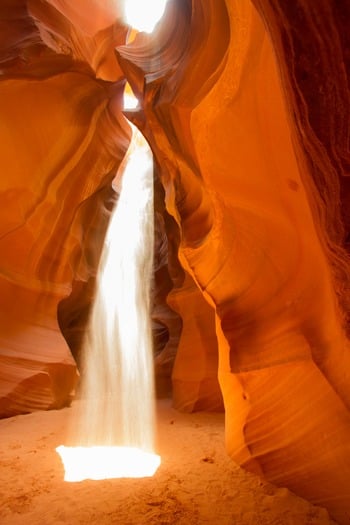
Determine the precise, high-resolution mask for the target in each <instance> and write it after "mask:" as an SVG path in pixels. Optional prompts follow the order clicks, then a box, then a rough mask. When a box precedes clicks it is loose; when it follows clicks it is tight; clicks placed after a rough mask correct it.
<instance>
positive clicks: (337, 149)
mask: <svg viewBox="0 0 350 525" xmlns="http://www.w3.org/2000/svg"><path fill="white" fill-rule="evenodd" d="M289 4H290V5H289ZM289 4H288V5H287V2H280V1H278V0H254V2H253V3H252V2H251V1H250V0H192V1H191V0H169V4H168V9H167V13H166V15H165V18H164V21H163V22H162V25H161V26H159V28H158V30H157V31H156V32H155V33H154V35H152V36H147V35H142V34H140V35H138V36H137V37H136V39H135V41H134V42H133V43H132V44H131V45H129V46H125V45H123V43H124V41H125V28H124V27H123V26H122V25H121V24H120V19H119V18H120V12H119V11H118V10H117V12H112V11H111V10H110V9H108V8H106V7H103V8H101V6H100V5H99V3H98V2H97V0H96V1H95V0H89V3H88V7H89V9H82V2H77V3H74V6H73V3H72V2H68V1H66V0H52V1H51V2H50V3H49V2H38V1H35V0H28V2H25V1H24V0H23V1H20V0H16V2H13V1H11V2H10V0H7V1H5V2H3V3H2V5H1V7H0V15H1V16H0V20H3V21H5V22H3V27H2V28H1V27H0V29H3V31H0V35H1V36H0V38H1V45H0V48H1V52H0V53H1V54H0V60H1V69H2V71H3V74H2V76H1V80H0V94H1V97H0V105H1V108H0V111H1V115H2V120H1V127H0V133H1V139H2V140H1V141H0V148H1V159H2V166H3V174H4V175H3V176H2V178H1V181H2V182H1V184H2V188H1V193H0V199H1V202H2V206H1V207H0V209H1V213H2V220H1V228H2V235H1V238H0V245H1V254H2V258H1V266H0V297H1V303H0V304H1V306H0V308H1V312H2V318H1V319H2V320H1V323H2V324H1V326H0V334H1V339H2V343H1V352H0V359H1V360H2V361H3V363H2V366H1V369H0V374H2V376H0V389H1V398H0V399H1V401H0V408H1V411H2V412H1V413H2V415H9V414H11V413H16V412H23V411H26V410H33V409H36V408H48V407H52V406H62V405H63V404H65V403H67V402H69V398H70V395H71V392H72V389H73V387H74V383H75V374H76V371H75V363H74V361H73V359H72V356H71V354H70V352H69V350H68V347H67V344H66V342H65V340H64V338H63V336H62V333H61V332H63V333H64V334H65V336H66V339H67V341H69V343H70V345H71V347H72V350H73V351H74V349H75V347H76V346H79V342H77V341H81V338H82V331H83V327H84V322H85V319H86V317H87V315H88V309H89V302H90V298H91V296H92V294H93V279H94V273H95V271H96V266H97V262H98V258H99V252H100V249H101V246H102V239H103V234H104V231H105V227H106V224H107V222H108V215H109V210H110V204H111V202H112V201H113V200H114V197H113V193H112V192H111V181H112V179H113V177H114V175H115V173H116V171H117V169H118V166H119V165H120V162H121V160H122V158H123V156H124V153H125V151H126V148H127V144H128V141H129V137H130V132H129V128H128V127H127V126H126V122H125V120H124V119H123V117H122V115H121V93H122V88H123V82H124V77H126V78H127V79H128V81H129V83H130V84H131V85H132V87H133V89H134V92H135V93H136V94H137V96H138V97H139V99H140V102H141V104H140V109H139V110H136V111H133V112H130V113H129V114H128V116H129V117H130V119H131V120H133V122H134V123H135V124H136V125H137V126H138V127H139V128H140V129H141V130H142V132H143V133H144V135H145V136H146V138H147V139H148V141H149V143H150V145H151V147H152V149H153V152H154V156H155V161H156V169H157V173H158V176H159V179H160V181H161V184H162V187H163V190H164V202H165V208H166V211H163V212H162V211H161V210H162V206H159V208H158V209H157V211H158V213H163V218H164V223H162V222H161V221H160V223H159V224H160V225H161V224H162V226H160V230H159V232H158V233H159V243H158V244H157V246H158V247H159V250H161V249H162V246H163V244H162V243H163V241H164V237H163V236H164V233H165V234H166V235H167V238H168V248H169V254H170V256H169V258H168V271H167V272H164V271H163V270H164V261H165V260H166V255H165V256H164V254H162V255H161V256H160V258H159V266H158V267H157V270H156V276H155V282H157V278H158V279H161V276H162V275H163V276H164V281H165V280H166V282H159V283H158V286H159V288H158V291H159V293H158V296H157V298H158V299H159V301H160V302H162V301H163V302H164V301H166V302H167V305H166V307H164V308H157V307H155V311H154V321H156V322H157V323H159V324H160V325H162V326H164V327H166V329H167V330H168V333H169V339H168V341H167V342H164V341H163V343H162V344H165V347H164V348H161V345H160V351H159V353H158V355H157V357H156V369H158V371H159V372H160V374H162V373H163V372H164V377H165V378H166V376H167V374H169V373H170V370H171V369H172V367H173V399H174V404H175V406H176V407H177V408H180V409H182V410H194V409H203V408H204V409H219V408H220V406H221V396H222V398H223V403H224V406H225V413H226V445H227V450H228V452H229V454H230V456H231V457H232V458H233V459H235V460H236V461H237V462H238V463H239V464H240V465H242V466H244V467H245V468H247V469H249V470H251V471H254V472H258V473H260V474H262V475H264V476H265V477H267V478H268V479H269V480H271V481H273V482H274V483H277V484H279V485H282V486H287V487H288V488H290V489H292V490H293V491H295V492H296V493H297V494H299V495H301V496H303V497H305V498H307V499H309V500H310V501H312V502H314V503H317V504H320V505H324V506H325V507H327V508H328V509H329V511H330V512H331V514H332V516H333V517H335V519H337V520H338V522H339V523H340V524H344V525H345V524H349V523H350V510H349V501H350V489H349V487H350V439H349V438H350V415H349V408H350V381H349V379H350V377H349V376H350V372H349V371H350V363H349V359H350V358H349V340H348V338H347V337H346V333H347V331H348V312H349V301H348V297H349V284H348V283H349V275H350V272H349V259H348V256H347V254H346V248H347V242H348V234H349V224H350V221H349V213H348V205H347V204H348V195H349V188H348V183H347V180H348V179H347V175H348V166H349V148H348V122H349V120H348V112H349V107H350V106H349V100H348V87H347V79H348V76H347V75H348V71H349V67H350V65H349V53H348V50H349V42H348V36H347V24H346V23H345V22H344V20H349V16H350V13H348V12H347V7H346V3H345V2H344V3H337V5H336V3H335V2H332V1H331V0H321V1H320V2H319V3H318V4H317V8H316V6H315V5H313V4H314V3H313V2H312V1H311V0H297V1H296V2H293V3H289ZM292 4H293V5H292ZM84 5H86V4H84ZM118 5H119V4H118ZM89 13H90V15H91V16H89ZM9 19H11V20H12V21H13V23H12V25H11V28H12V29H11V31H9V29H8V27H9V26H8V24H7V22H6V21H7V20H9ZM116 46H118V48H117V53H116V52H115V49H114V48H115V47H116ZM164 257H165V258H164ZM179 263H180V265H181V266H179ZM157 271H158V274H157ZM84 283H87V284H84ZM91 283H92V284H91ZM71 292H72V293H71ZM14 298H15V301H14ZM163 306H164V305H163ZM57 311H58V317H59V323H60V329H61V331H60V330H59V326H58V321H57ZM176 314H178V315H176ZM180 317H181V322H179V318H180ZM180 330H181V333H179V332H180ZM175 341H178V344H177V354H176V357H175V355H174V354H175V352H174V349H175V348H174V347H175V345H174V343H175ZM174 360H175V361H174ZM219 384H220V389H219V386H218V385H219Z"/></svg>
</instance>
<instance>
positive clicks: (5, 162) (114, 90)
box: [0, 2, 130, 416]
mask: <svg viewBox="0 0 350 525" xmlns="http://www.w3.org/2000/svg"><path fill="white" fill-rule="evenodd" d="M41 5H42V6H43V5H44V4H41ZM49 12H50V11H49ZM44 13H45V11H44V12H43V14H44ZM8 17H10V18H11V20H12V22H11V24H12V26H11V27H12V31H13V33H12V35H13V38H12V40H11V39H10V35H9V34H8V26H6V28H5V29H6V31H4V32H3V31H2V29H1V31H0V32H1V35H2V37H3V41H2V47H1V53H2V55H1V57H2V66H1V68H2V76H1V81H0V112H1V127H0V138H1V140H0V148H1V162H2V175H1V183H0V184H1V193H0V202H1V205H0V225H1V235H0V252H1V261H0V308H1V316H0V333H1V352H0V414H1V416H9V415H13V414H17V413H23V412H27V411H31V410H37V409H45V408H54V407H55V408H57V407H61V406H63V405H65V404H67V403H69V401H70V399H71V396H72V394H73V389H74V386H75V384H76V378H77V373H76V366H75V363H74V360H73V358H72V356H71V353H70V350H69V349H68V346H67V344H66V342H65V340H64V338H63V336H62V334H61V332H60V330H59V326H58V322H57V308H58V304H59V303H60V301H61V300H62V299H63V298H65V297H67V296H68V295H69V294H70V292H71V290H72V286H74V282H75V281H86V280H87V279H88V278H89V277H92V276H93V275H94V272H95V269H96V264H97V260H98V256H99V255H98V254H96V252H95V251H96V239H97V240H98V239H101V238H102V239H103V235H104V228H105V227H106V216H108V210H107V209H106V206H107V204H108V200H110V199H111V198H112V195H113V192H112V190H111V187H110V184H111V181H112V179H113V177H114V175H115V173H116V170H117V168H118V166H119V163H120V161H121V160H122V158H123V156H124V152H125V151H126V148H127V146H128V142H129V136H130V131H129V129H128V127H127V126H126V124H125V122H124V119H122V118H121V117H120V111H119V113H116V108H118V105H119V107H120V104H121V100H122V89H123V84H118V83H116V84H114V85H113V86H110V85H109V84H108V85H107V84H105V83H103V82H102V81H97V80H96V79H95V78H94V74H93V71H92V70H91V68H90V67H88V66H87V65H85V64H83V63H82V62H80V61H76V60H75V58H74V56H72V54H69V53H67V54H66V55H57V54H56V53H55V52H53V51H52V50H50V49H49V48H48V47H47V46H46V45H44V43H42V42H41V43H40V34H39V29H38V28H37V26H36V25H35V24H34V22H33V19H32V18H30V17H29V15H28V14H27V12H26V8H25V6H24V4H23V5H21V4H20V3H19V2H17V3H15V4H14V3H11V2H9V3H7V2H5V3H2V5H1V8H0V19H1V20H4V21H6V20H7V18H8ZM55 20H56V19H55ZM55 20H51V22H52V23H54V22H55ZM6 23H7V22H3V24H5V25H6ZM37 24H38V27H39V26H40V23H39V22H37ZM4 35H5V36H6V35H7V36H8V38H7V40H6V39H5V38H4ZM73 44H74V43H72V47H74V46H73ZM118 71H119V69H118V67H117V66H116V72H118ZM114 78H116V75H114ZM106 186H108V191H106V190H105V188H106ZM98 244H99V245H100V244H101V240H98Z"/></svg>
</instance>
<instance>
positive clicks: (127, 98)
mask: <svg viewBox="0 0 350 525" xmlns="http://www.w3.org/2000/svg"><path fill="white" fill-rule="evenodd" d="M138 105H139V101H138V99H137V98H136V97H135V95H134V93H133V91H132V89H131V86H130V84H129V83H128V82H127V83H126V85H125V89H124V99H123V107H124V109H135V108H137V107H138Z"/></svg>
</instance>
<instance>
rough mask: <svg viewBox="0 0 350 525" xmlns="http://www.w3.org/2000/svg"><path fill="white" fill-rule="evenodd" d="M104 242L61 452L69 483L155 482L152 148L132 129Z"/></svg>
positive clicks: (158, 462) (116, 180)
mask: <svg viewBox="0 0 350 525" xmlns="http://www.w3.org/2000/svg"><path fill="white" fill-rule="evenodd" d="M132 128H133V139H132V142H131V145H130V147H129V151H128V153H127V155H126V161H125V163H124V166H123V169H122V172H121V173H120V175H121V176H119V177H118V176H117V177H116V179H115V182H114V187H115V189H116V191H117V192H118V193H119V192H120V195H119V199H118V203H117V205H116V207H115V210H114V212H113V213H112V216H111V219H110V224H109V228H108V231H107V234H106V237H105V242H104V248H103V253H102V256H101V262H100V266H99V270H98V275H97V284H96V297H95V299H94V303H93V306H92V313H91V316H90V324H89V327H88V331H87V337H86V340H85V344H84V350H83V356H84V366H83V372H84V373H83V374H82V386H81V392H82V401H81V402H80V404H79V411H80V412H79V414H78V417H74V421H73V425H72V426H73V431H72V435H71V437H70V443H69V445H71V444H72V445H73V446H60V447H58V448H57V449H56V450H57V452H58V454H59V455H60V457H61V460H62V463H63V465H64V468H65V478H64V479H65V481H81V480H83V479H95V480H97V479H107V478H118V477H123V478H125V477H136V478H139V477H147V476H152V475H153V474H154V473H155V471H156V470H157V468H158V466H159V464H160V457H159V456H158V455H156V454H155V453H154V426H155V424H154V418H155V414H154V412H155V407H154V404H155V400H154V377H153V354H152V334H151V320H150V288H151V278H152V275H153V273H152V272H153V250H154V222H153V221H154V216H153V159H152V153H151V150H150V148H149V146H148V144H147V142H146V140H145V139H144V137H143V136H142V134H141V133H140V132H139V131H138V130H137V129H136V128H135V127H134V126H132Z"/></svg>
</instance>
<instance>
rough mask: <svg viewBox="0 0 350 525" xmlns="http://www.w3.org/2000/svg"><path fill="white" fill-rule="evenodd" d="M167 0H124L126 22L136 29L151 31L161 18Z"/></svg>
mask: <svg viewBox="0 0 350 525" xmlns="http://www.w3.org/2000/svg"><path fill="white" fill-rule="evenodd" d="M166 4H167V0H150V1H149V2H147V1H146V0H125V8H124V9H125V17H126V22H127V24H128V25H130V26H131V27H133V28H135V29H137V30H138V31H144V32H146V33H152V31H153V29H154V28H155V26H156V25H157V23H158V22H159V20H160V19H161V18H162V16H163V14H164V11H165V7H166Z"/></svg>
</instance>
